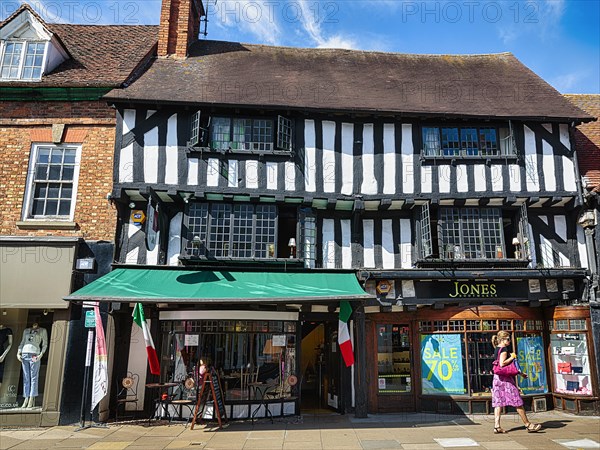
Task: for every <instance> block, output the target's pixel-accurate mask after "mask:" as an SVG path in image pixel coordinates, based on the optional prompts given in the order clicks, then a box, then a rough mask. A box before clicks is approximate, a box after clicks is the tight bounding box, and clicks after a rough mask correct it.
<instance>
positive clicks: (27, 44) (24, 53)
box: [0, 39, 48, 82]
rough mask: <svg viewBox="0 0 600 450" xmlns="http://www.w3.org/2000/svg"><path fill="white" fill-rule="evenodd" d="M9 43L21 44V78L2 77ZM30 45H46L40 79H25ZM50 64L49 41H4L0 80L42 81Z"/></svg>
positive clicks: (0, 58)
mask: <svg viewBox="0 0 600 450" xmlns="http://www.w3.org/2000/svg"><path fill="white" fill-rule="evenodd" d="M7 43H21V44H23V48H22V49H21V59H20V60H19V76H18V77H15V78H4V77H2V63H3V61H4V52H5V50H6V44H7ZM29 44H44V53H43V56H42V67H41V68H40V77H39V78H23V70H24V68H25V55H26V54H27V47H28V46H29ZM47 62H48V41H44V40H41V39H40V40H26V39H8V40H4V41H2V45H0V80H1V81H17V80H18V81H32V82H36V81H40V80H41V79H42V76H43V75H44V72H45V71H46V64H47Z"/></svg>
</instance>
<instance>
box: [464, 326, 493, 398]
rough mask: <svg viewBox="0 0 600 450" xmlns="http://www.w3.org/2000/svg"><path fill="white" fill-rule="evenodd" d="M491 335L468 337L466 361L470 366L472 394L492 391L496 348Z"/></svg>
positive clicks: (477, 334)
mask: <svg viewBox="0 0 600 450" xmlns="http://www.w3.org/2000/svg"><path fill="white" fill-rule="evenodd" d="M490 339H491V335H490V334H489V333H470V334H469V335H468V337H467V347H468V355H469V357H468V358H466V361H467V362H468V364H469V367H470V368H469V373H470V375H469V378H470V384H471V394H472V395H479V394H487V393H489V392H490V391H491V388H492V381H493V377H494V373H493V372H492V362H493V361H494V360H495V357H494V351H495V349H494V346H493V345H492V343H491V341H490Z"/></svg>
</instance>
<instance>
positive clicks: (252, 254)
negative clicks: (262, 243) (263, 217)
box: [250, 205, 257, 258]
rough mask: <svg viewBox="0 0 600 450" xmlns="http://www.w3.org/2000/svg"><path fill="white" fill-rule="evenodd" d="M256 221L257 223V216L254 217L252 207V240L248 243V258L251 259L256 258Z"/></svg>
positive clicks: (253, 207)
mask: <svg viewBox="0 0 600 450" xmlns="http://www.w3.org/2000/svg"><path fill="white" fill-rule="evenodd" d="M256 221H257V216H256V206H255V205H252V239H251V241H250V249H251V251H250V257H251V258H255V257H256Z"/></svg>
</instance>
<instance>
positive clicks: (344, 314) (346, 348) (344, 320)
mask: <svg viewBox="0 0 600 450" xmlns="http://www.w3.org/2000/svg"><path fill="white" fill-rule="evenodd" d="M351 315H352V306H350V302H348V301H346V300H343V301H341V302H340V318H339V324H338V344H340V350H341V351H342V356H343V358H344V362H345V363H346V367H350V366H351V365H353V364H354V351H353V349H352V341H351V340H350V330H349V329H348V320H350V316H351Z"/></svg>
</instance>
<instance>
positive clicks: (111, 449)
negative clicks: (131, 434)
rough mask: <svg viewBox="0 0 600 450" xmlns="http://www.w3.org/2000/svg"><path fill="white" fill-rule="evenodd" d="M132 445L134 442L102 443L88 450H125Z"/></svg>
mask: <svg viewBox="0 0 600 450" xmlns="http://www.w3.org/2000/svg"><path fill="white" fill-rule="evenodd" d="M131 444H133V441H112V442H108V441H101V442H96V443H95V444H92V445H90V446H89V447H88V448H89V449H94V450H95V449H99V450H123V449H124V448H127V447H129V446H130V445H131Z"/></svg>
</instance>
